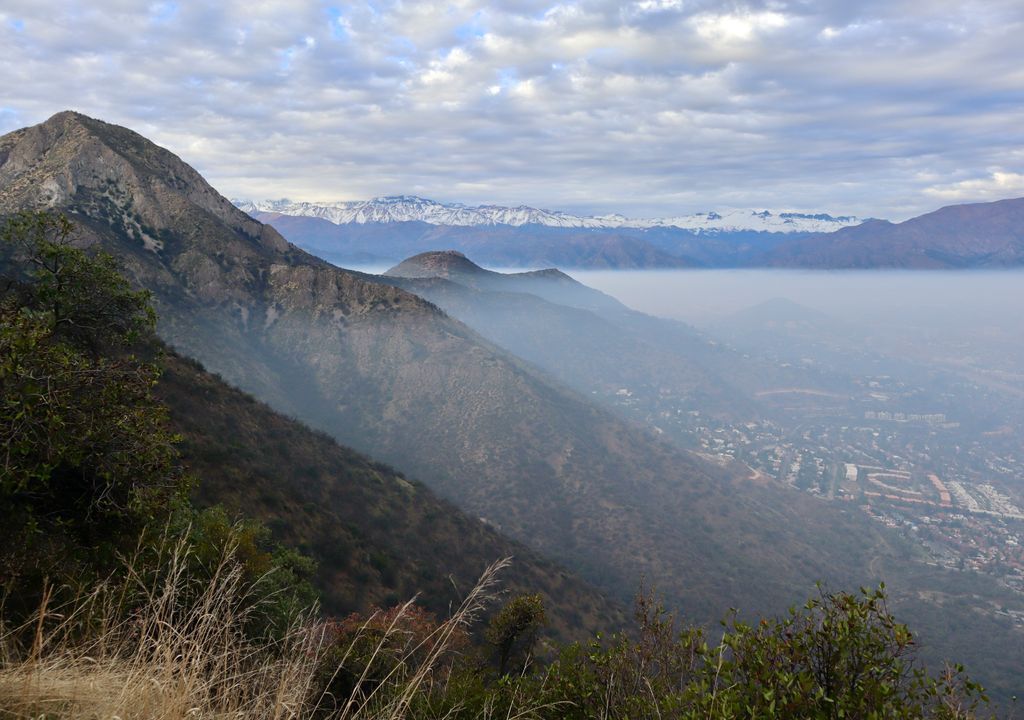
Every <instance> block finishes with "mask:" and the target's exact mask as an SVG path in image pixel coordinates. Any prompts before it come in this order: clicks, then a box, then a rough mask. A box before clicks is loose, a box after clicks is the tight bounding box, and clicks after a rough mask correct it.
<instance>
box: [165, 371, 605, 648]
mask: <svg viewBox="0 0 1024 720" xmlns="http://www.w3.org/2000/svg"><path fill="white" fill-rule="evenodd" d="M161 365H162V366H163V370H164V372H163V375H162V377H161V379H160V383H159V385H158V386H157V395H158V397H160V399H161V400H162V401H163V402H165V403H166V404H167V405H168V407H169V409H170V420H171V423H172V425H173V427H174V429H175V431H176V432H178V433H179V434H180V436H181V438H182V441H181V444H180V446H179V447H180V449H181V452H182V461H183V462H184V464H185V465H186V466H187V467H188V468H189V469H190V470H191V471H193V472H194V473H195V474H196V476H197V477H199V478H200V482H199V485H198V488H197V490H196V495H197V500H198V501H199V502H200V503H201V504H204V505H206V504H221V505H223V506H225V507H226V508H228V509H229V510H230V511H232V512H240V513H242V514H244V515H245V516H246V517H253V518H258V519H260V520H262V521H264V522H265V523H266V524H267V525H268V527H270V528H272V529H273V531H274V535H275V537H276V539H277V540H279V541H282V542H285V543H287V544H289V545H290V546H292V547H296V548H298V549H300V550H301V551H302V552H304V553H306V554H307V555H309V556H311V557H313V558H314V559H315V560H316V561H317V578H316V580H317V583H316V584H317V586H318V588H319V589H320V591H321V602H322V604H323V606H324V609H325V610H327V611H328V612H330V613H333V614H336V615H344V614H347V613H349V612H356V611H367V610H369V609H370V608H372V607H374V606H377V607H386V606H389V605H392V604H395V603H397V602H403V601H405V600H407V599H409V598H411V597H413V596H414V595H417V594H419V595H420V597H419V602H420V603H421V604H422V605H423V606H424V607H426V608H427V609H429V610H431V611H432V612H434V613H436V614H437V615H438V616H439V617H444V616H446V614H447V613H448V612H449V609H450V605H451V603H453V602H458V601H459V600H460V599H461V597H460V594H461V593H465V592H466V591H467V590H468V589H469V588H470V587H472V584H473V583H474V582H475V581H476V579H477V578H478V577H479V575H480V573H481V572H482V571H483V569H484V568H485V567H487V566H488V565H489V564H490V563H491V562H493V561H494V560H495V559H498V558H503V557H513V558H514V561H513V563H512V566H511V567H510V568H508V570H506V571H505V573H503V576H502V584H503V586H504V587H505V588H507V589H508V590H509V591H511V592H520V593H523V592H540V593H542V594H543V595H544V598H545V601H544V602H545V606H546V608H547V612H548V617H549V618H550V619H551V626H550V627H551V629H552V630H553V631H554V632H555V633H556V634H559V635H561V636H562V637H572V636H577V637H578V636H580V634H581V633H582V631H584V630H586V631H593V630H594V629H597V628H601V627H608V626H609V624H611V625H612V626H614V625H615V624H617V623H618V622H620V621H621V618H622V614H621V611H620V610H619V608H618V607H616V606H615V605H614V604H612V603H610V602H608V601H607V600H606V599H605V598H604V597H603V596H602V595H601V594H600V593H599V592H597V591H596V590H595V589H594V588H593V587H591V586H588V585H586V584H585V583H583V582H581V581H580V580H578V579H577V578H576V577H575V576H574V575H572V574H571V573H568V572H566V571H565V570H564V569H562V568H559V567H557V566H556V565H554V564H552V563H551V562H548V561H545V560H542V559H541V558H539V557H537V556H536V554H534V553H532V552H531V551H529V550H528V549H527V548H525V547H523V546H522V545H519V544H517V543H514V542H511V541H509V540H508V539H507V538H505V537H503V536H502V535H501V534H499V533H498V532H497V531H495V530H494V529H493V528H491V527H489V526H488V525H486V524H485V523H482V522H480V521H479V520H476V519H474V518H470V517H468V516H466V515H465V514H463V513H462V512H461V511H459V510H458V509H457V508H455V507H454V506H453V505H452V504H451V503H448V502H446V501H444V500H442V499H440V498H438V497H437V496H436V495H434V493H432V492H431V491H430V490H429V489H428V488H426V487H424V486H423V485H422V484H421V483H419V482H417V481H416V480H414V479H411V478H406V477H404V476H403V475H401V474H400V473H398V472H397V471H396V470H394V469H392V468H389V467H387V466H386V465H382V464H381V463H378V462H374V461H373V460H370V459H369V458H367V457H365V456H363V455H360V454H359V453H357V452H355V451H353V450H350V449H348V448H345V447H342V446H340V445H338V444H337V443H336V442H334V441H333V440H332V439H331V438H330V437H328V436H327V435H325V434H323V433H317V432H314V431H312V430H310V429H309V428H307V427H305V426H304V425H302V424H301V423H299V422H297V421H295V420H291V419H289V418H285V417H283V416H281V415H280V414H278V413H275V412H274V411H273V410H271V409H270V408H269V407H267V406H266V405H264V404H262V403H260V402H258V401H256V400H255V399H254V398H252V397H251V396H249V395H246V394H245V393H242V392H240V391H239V390H236V389H234V388H232V387H230V386H229V385H227V384H226V383H224V381H223V380H221V379H220V378H218V377H216V376H214V375H211V374H210V373H208V372H206V371H205V370H204V369H203V367H202V366H201V365H200V364H199V363H196V362H195V361H192V360H188V359H187V358H183V357H181V356H180V355H177V354H175V353H167V354H165V355H164V356H163V358H162V360H161Z"/></svg>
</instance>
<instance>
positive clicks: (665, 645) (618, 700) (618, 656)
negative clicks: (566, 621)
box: [545, 592, 706, 720]
mask: <svg viewBox="0 0 1024 720" xmlns="http://www.w3.org/2000/svg"><path fill="white" fill-rule="evenodd" d="M634 620H635V622H636V630H635V633H634V634H633V635H629V634H626V633H622V634H618V635H615V636H613V637H612V638H611V639H610V640H606V639H605V638H604V637H602V636H600V635H599V636H597V637H596V638H594V639H593V640H591V641H590V642H589V643H587V644H585V645H584V644H579V643H577V644H574V645H570V646H568V647H566V648H565V649H563V650H562V652H561V654H560V655H559V657H558V659H557V660H556V661H555V662H554V663H553V664H552V665H551V668H550V670H549V672H548V675H547V678H546V682H545V685H546V686H547V687H548V688H549V691H548V692H549V693H550V698H549V700H550V701H562V703H563V704H560V705H559V707H561V717H565V718H578V719H579V720H583V719H584V718H593V717H606V718H609V720H613V719H618V718H621V719H623V720H626V719H629V718H640V717H673V716H674V715H675V714H676V713H677V712H678V711H679V710H680V709H682V708H684V707H686V702H687V699H688V697H689V695H690V694H692V690H691V689H692V686H693V684H694V683H695V681H696V678H697V677H698V676H699V671H700V669H701V667H702V663H703V657H704V653H705V652H706V646H705V644H704V635H703V632H702V631H701V630H700V629H699V628H695V627H684V626H680V625H679V623H677V621H676V619H675V617H674V616H673V615H672V614H670V613H668V612H667V611H666V610H665V608H664V606H662V605H661V604H660V603H659V602H657V601H656V600H655V599H654V597H653V595H651V594H647V593H645V592H641V593H640V594H639V595H638V596H637V598H636V602H635V606H634Z"/></svg>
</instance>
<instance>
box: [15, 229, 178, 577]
mask: <svg viewBox="0 0 1024 720" xmlns="http://www.w3.org/2000/svg"><path fill="white" fill-rule="evenodd" d="M71 235H72V226H71V224H70V222H69V221H68V220H67V219H66V218H65V217H63V216H59V215H52V214H49V213H23V214H21V215H18V216H15V217H14V218H12V219H9V220H8V221H7V224H6V226H4V227H3V229H2V230H0V271H2V274H3V280H2V283H0V447H2V448H3V449H2V450H0V453H2V454H0V507H2V516H3V517H4V518H5V522H6V523H7V527H6V528H5V529H6V531H7V536H8V538H9V541H8V542H6V543H4V547H3V548H2V549H0V582H2V583H3V584H4V585H6V586H7V587H8V588H10V587H11V585H12V583H13V582H16V581H20V582H21V583H22V584H24V583H25V582H27V581H28V579H29V578H28V577H27V576H26V573H28V574H29V575H32V574H37V575H41V576H43V577H45V576H47V575H50V576H53V575H55V574H56V575H63V576H70V575H71V574H72V573H73V572H77V571H78V570H80V569H81V568H83V567H86V566H88V567H92V568H96V569H100V568H102V566H104V565H109V564H110V563H111V562H112V561H113V560H114V558H115V556H116V554H117V552H119V551H121V550H124V549H126V548H129V547H131V546H133V545H134V544H135V543H136V542H137V540H138V537H139V534H140V532H141V531H142V529H143V528H144V527H146V526H147V525H157V524H160V523H161V522H163V521H164V520H165V519H166V518H167V517H168V516H169V513H170V512H171V510H172V508H173V506H174V504H175V503H176V502H177V501H180V500H182V499H183V498H184V496H185V492H186V490H187V482H186V478H185V476H184V474H183V473H182V471H181V470H180V468H179V467H178V465H177V462H176V460H177V453H176V451H175V449H174V441H175V437H174V435H173V434H172V433H171V432H170V430H169V429H168V426H167V422H166V421H167V413H166V409H165V408H164V407H163V406H162V405H161V404H160V403H159V402H158V401H157V400H156V399H155V398H154V397H153V394H152V390H153V386H154V385H155V383H156V381H157V379H158V377H159V371H158V369H157V367H156V365H155V364H154V363H152V362H149V361H147V360H145V359H143V358H142V357H140V351H144V352H152V347H153V346H152V345H151V344H147V343H148V341H151V340H152V333H153V328H154V325H155V314H154V312H153V309H152V307H151V306H150V304H149V295H148V294H147V293H145V292H138V291H133V290H132V289H131V287H130V286H129V284H128V282H127V280H126V279H125V278H124V277H123V276H121V275H120V273H119V272H118V268H117V263H116V261H115V260H114V258H113V257H112V256H110V255H108V254H105V253H102V252H93V253H87V252H85V251H83V250H81V249H79V248H76V247H74V246H73V245H72V244H71Z"/></svg>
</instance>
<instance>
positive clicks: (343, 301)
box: [0, 113, 1016, 662]
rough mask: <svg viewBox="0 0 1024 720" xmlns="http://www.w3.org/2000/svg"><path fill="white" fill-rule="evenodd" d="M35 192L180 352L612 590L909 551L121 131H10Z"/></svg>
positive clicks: (699, 593) (832, 566)
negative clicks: (734, 466) (315, 251)
mask: <svg viewBox="0 0 1024 720" xmlns="http://www.w3.org/2000/svg"><path fill="white" fill-rule="evenodd" d="M41 206H42V207H54V208H56V209H59V210H63V211H66V212H68V213H69V214H70V215H71V217H72V219H74V220H75V221H76V222H77V223H79V225H80V226H81V228H82V232H81V236H80V238H79V241H80V242H82V243H99V244H100V245H101V246H102V247H104V248H105V249H107V250H109V251H111V252H113V253H115V254H116V255H118V256H119V257H120V258H121V259H122V261H123V262H124V266H125V269H126V271H127V273H128V274H129V275H130V277H131V278H132V279H133V280H134V282H135V283H136V284H137V285H139V286H142V287H146V288H149V289H151V290H152V291H153V292H154V296H155V302H156V304H157V306H158V310H159V312H160V316H161V324H160V326H159V328H158V330H159V332H160V333H161V335H162V336H163V337H164V339H165V340H167V341H168V342H169V343H170V344H171V345H172V346H174V347H175V348H176V349H178V350H179V351H181V352H182V353H183V354H186V355H189V356H193V357H196V358H198V359H199V360H200V361H201V362H202V363H203V364H204V365H205V366H206V367H208V368H210V369H211V370H212V371H214V372H216V373H219V374H220V375H222V376H223V377H224V378H225V379H226V380H227V381H229V382H230V383H232V384H234V385H237V386H239V387H241V388H242V389H243V390H245V391H247V392H250V393H252V394H253V395H255V396H256V397H258V398H259V399H260V400H263V401H265V402H267V403H268V404H269V405H271V406H272V407H273V408H275V410H278V411H283V412H285V413H287V414H290V415H292V416H295V417H297V418H299V419H301V420H303V421H304V422H306V423H308V424H311V425H313V426H314V427H316V428H318V429H321V430H324V431H325V432H328V433H329V434H330V435H331V436H333V437H334V438H335V439H337V440H340V441H341V442H343V443H344V444H347V445H351V446H353V447H355V448H356V449H358V450H359V451H361V452H366V453H368V454H370V455H371V456H373V457H375V458H379V459H381V460H384V461H386V462H388V463H390V464H392V465H395V466H397V467H399V468H401V470H402V471H404V472H407V473H409V475H410V476H412V477H416V478H418V479H419V480H421V481H423V482H424V484H426V485H427V486H428V487H430V488H431V489H433V490H435V491H437V492H439V493H440V494H442V495H444V496H446V497H448V498H449V499H450V500H452V501H453V502H454V503H456V504H457V505H458V506H459V507H460V508H461V509H463V510H464V511H467V512H468V513H469V514H470V515H471V516H474V517H482V518H486V520H487V522H488V523H489V524H491V525H492V526H493V527H495V528H496V529H499V530H501V531H502V532H503V533H505V534H506V535H509V536H511V537H512V538H514V539H517V540H519V541H521V542H523V543H525V544H527V545H529V547H530V548H531V549H533V550H534V551H537V552H540V553H542V554H544V555H546V556H548V557H552V558H555V559H557V560H559V561H561V562H563V563H565V564H566V565H568V566H569V567H570V569H572V570H575V571H578V572H579V573H580V574H582V575H583V577H585V578H586V579H587V580H589V581H591V582H593V583H594V584H595V585H597V586H599V587H600V588H601V589H602V590H604V591H606V592H608V593H609V594H610V595H611V596H612V597H613V598H620V599H624V598H628V597H630V596H631V595H632V594H633V592H634V590H635V589H636V587H637V586H638V583H639V582H640V579H641V578H642V577H646V578H648V579H650V580H651V581H652V582H653V583H655V584H656V585H657V588H658V590H659V591H660V592H661V593H662V594H663V595H664V596H665V597H666V599H667V600H668V601H669V603H670V604H672V605H673V606H676V607H678V608H680V609H682V610H683V611H684V612H685V613H686V614H687V615H688V616H689V617H690V618H692V619H694V620H697V621H712V622H713V621H716V620H718V619H719V618H720V617H721V616H722V615H723V614H724V613H725V612H726V611H727V610H728V608H730V607H741V608H743V609H744V610H745V611H746V612H749V613H751V614H755V613H760V612H774V611H777V610H781V609H782V608H784V607H785V606H786V605H787V604H788V603H790V602H794V601H798V600H799V599H800V598H802V597H805V596H806V594H807V592H809V591H810V589H811V588H812V587H813V583H814V582H815V581H816V580H820V579H824V580H825V581H827V582H829V583H830V584H831V585H832V586H834V587H856V586H858V585H869V584H873V583H874V582H875V581H877V580H878V579H879V574H880V569H884V568H886V567H887V565H888V563H889V561H890V560H891V559H893V558H895V557H898V556H899V555H900V554H901V553H903V552H904V548H903V546H902V544H901V543H900V542H899V540H898V539H897V538H895V537H894V536H893V535H891V534H889V533H887V532H886V531H885V530H884V529H880V528H878V527H876V526H874V525H872V524H871V523H870V522H869V521H867V520H865V519H863V518H862V517H860V515H859V514H857V513H852V512H848V511H844V510H842V509H839V508H834V507H829V506H827V505H825V504H824V503H822V502H821V501H819V500H818V499H816V498H813V497H811V496H808V495H803V494H799V493H785V492H783V493H780V492H779V490H778V489H777V488H774V487H768V486H763V485H760V484H758V483H756V482H754V481H753V480H752V479H750V478H749V477H748V474H747V473H745V472H739V471H735V470H729V469H725V468H722V467H720V466H718V465H716V464H714V463H712V462H709V461H707V460H705V459H703V458H701V457H699V456H696V455H693V454H689V453H686V452H683V451H680V450H679V449H677V448H674V447H671V446H669V445H667V444H665V443H662V442H660V441H659V440H657V439H656V438H654V437H652V436H651V435H650V434H649V433H648V432H647V431H646V430H643V429H641V428H638V427H634V426H632V425H630V424H628V423H626V422H624V421H622V420H620V419H618V418H617V417H615V416H614V415H612V414H611V413H610V412H608V411H606V410H603V409H601V408H599V407H598V406H596V405H595V404H593V403H592V402H591V401H589V400H588V399H586V398H584V397H582V396H581V395H579V394H577V393H576V392H573V391H572V390H570V389H568V388H566V387H565V386H564V385H562V384H561V383H559V382H558V381H556V380H554V379H552V378H551V377H550V376H548V375H546V374H545V373H543V372H542V371H540V370H539V369H538V368H537V367H535V366H534V365H531V364H529V363H527V362H525V361H523V360H520V359H518V358H516V357H514V356H512V355H510V354H509V353H508V352H507V351H506V350H503V349H502V348H500V347H497V346H496V345H494V344H492V343H491V342H489V341H487V340H485V339H484V338H483V337H481V336H480V335H479V334H477V333H476V332H474V331H473V330H471V329H470V328H468V327H466V326H465V325H464V324H462V323H460V322H458V321H456V320H454V319H452V318H451V317H450V316H448V315H446V314H445V313H444V312H443V311H442V310H441V309H439V308H438V307H437V306H436V305H434V304H433V303H431V302H429V301H427V300H424V299H421V298H419V297H417V296H415V295H413V294H411V293H409V292H406V291H404V290H401V289H399V288H396V287H393V286H390V285H388V284H386V283H382V282H380V281H379V280H377V279H376V278H372V277H369V276H365V275H360V274H358V273H352V272H347V271H343V270H340V269H338V268H335V267H333V266H331V265H329V264H327V263H326V262H323V261H322V260H319V259H317V258H314V257H312V256H310V255H308V254H307V253H305V252H303V251H301V250H300V249H298V248H296V247H294V246H292V245H290V244H288V243H287V242H286V241H285V240H284V239H283V238H281V237H280V235H279V234H278V233H277V232H276V231H274V230H273V229H272V228H269V227H267V226H264V225H261V224H260V223H258V222H256V221H255V220H253V219H252V218H250V217H248V216H247V215H245V214H244V213H242V212H241V211H240V210H238V209H237V208H235V207H234V206H232V205H231V203H230V202H228V201H227V200H226V199H225V198H223V197H222V196H220V195H219V194H217V193H216V191H215V190H214V189H213V188H211V187H210V186H209V185H208V184H207V183H206V182H205V181H204V180H203V179H202V178H201V177H200V176H199V175H198V173H196V172H195V171H194V170H193V169H192V168H190V167H189V166H188V165H186V164H185V163H183V162H182V161H181V160H180V159H178V158H177V157H175V156H174V155H173V154H171V153H170V152H168V151H166V150H164V149H162V148H159V147H157V146H155V145H153V144H152V143H150V142H149V141H147V140H145V139H144V138H142V137H141V136H139V135H137V134H135V133H133V132H131V131H129V130H126V129H124V128H119V127H116V126H112V125H108V124H106V123H102V122H100V121H97V120H93V119H90V118H86V117H84V116H81V115H77V114H74V113H61V114H58V115H56V116H54V117H53V118H51V119H50V120H49V121H47V122H46V123H43V124H42V125H39V126H35V127H33V128H27V129H24V130H19V131H16V132H14V133H11V134H9V135H6V136H4V137H2V138H0V213H2V212H12V211H15V210H18V209H23V208H35V207H41ZM651 332H653V333H655V334H656V333H658V332H661V333H662V334H664V333H663V331H661V330H658V329H653V328H652V330H651ZM666 341H667V342H675V340H674V339H672V338H666ZM871 561H874V563H873V565H871V566H869V563H870V562H871ZM954 639H955V638H954ZM1015 662H1016V661H1015Z"/></svg>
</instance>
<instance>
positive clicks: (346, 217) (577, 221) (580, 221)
mask: <svg viewBox="0 0 1024 720" xmlns="http://www.w3.org/2000/svg"><path fill="white" fill-rule="evenodd" d="M232 202H234V203H235V205H237V206H238V207H239V208H240V209H242V210H244V211H245V212H247V213H249V214H253V213H271V214H279V215H290V216H295V217H315V218H321V219H323V220H328V221H330V222H332V223H334V224H335V225H351V224H358V225H365V224H370V223H401V222H422V223H427V224H428V225H449V226H452V227H476V226H488V225H509V226H512V227H521V226H523V225H541V226H544V227H555V228H590V229H601V230H611V229H620V228H633V229H644V228H677V229H681V230H691V231H693V232H696V233H712V234H717V233H723V232H725V233H732V232H741V231H747V232H772V233H775V232H779V233H794V232H796V233H822V232H832V231H833V230H838V229H839V228H842V227H848V226H850V225H857V224H859V223H861V222H863V220H862V219H861V218H857V217H853V216H846V215H844V216H840V217H833V216H831V215H827V214H824V213H818V214H806V213H797V212H772V211H770V210H723V211H722V212H720V213H719V212H713V211H712V212H703V213H694V214H692V215H678V216H672V217H666V218H648V219H637V218H627V217H625V216H623V215H597V216H594V215H572V214H570V213H565V212H560V211H557V210H540V209H538V208H533V207H528V206H526V205H519V206H518V207H504V206H501V205H478V206H469V205H462V204H459V203H440V202H436V201H434V200H428V199H426V198H421V197H416V196H415V195H393V196H387V197H378V198H374V199H373V200H355V201H347V202H329V203H309V202H292V201H291V200H287V199H283V200H233V201H232Z"/></svg>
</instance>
